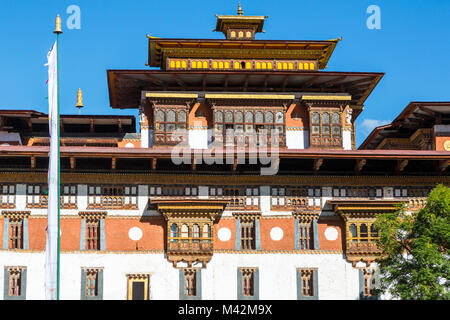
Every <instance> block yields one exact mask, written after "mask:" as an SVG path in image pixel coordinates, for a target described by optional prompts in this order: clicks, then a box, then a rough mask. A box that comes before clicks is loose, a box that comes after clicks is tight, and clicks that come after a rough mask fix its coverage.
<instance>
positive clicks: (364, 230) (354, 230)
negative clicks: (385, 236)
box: [348, 221, 379, 244]
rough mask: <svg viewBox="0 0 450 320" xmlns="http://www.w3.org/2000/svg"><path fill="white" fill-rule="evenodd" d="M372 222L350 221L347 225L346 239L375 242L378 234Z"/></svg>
mask: <svg viewBox="0 0 450 320" xmlns="http://www.w3.org/2000/svg"><path fill="white" fill-rule="evenodd" d="M374 222H375V221H367V222H360V221H358V222H356V221H355V222H351V223H350V224H349V226H348V240H349V241H350V243H355V244H359V243H376V241H377V240H378V238H379V234H378V230H376V228H375V225H374Z"/></svg>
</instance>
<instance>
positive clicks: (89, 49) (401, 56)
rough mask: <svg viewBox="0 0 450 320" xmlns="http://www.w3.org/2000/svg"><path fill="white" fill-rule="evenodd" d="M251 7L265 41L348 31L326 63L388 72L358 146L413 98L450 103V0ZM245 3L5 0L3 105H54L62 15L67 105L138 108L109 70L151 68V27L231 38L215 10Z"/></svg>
mask: <svg viewBox="0 0 450 320" xmlns="http://www.w3.org/2000/svg"><path fill="white" fill-rule="evenodd" d="M241 3H242V7H243V10H244V14H248V15H269V18H268V19H267V20H266V24H265V30H266V33H265V34H259V35H258V36H257V38H259V39H286V40H327V39H335V38H338V37H341V36H342V37H343V40H342V41H341V42H340V43H339V44H338V46H337V48H336V50H335V52H334V54H333V56H332V57H331V59H330V61H329V64H328V68H327V69H326V70H327V71H360V72H385V73H386V75H385V76H384V78H383V79H382V80H381V82H380V84H379V85H378V86H377V87H376V88H375V90H374V92H373V93H372V95H371V96H370V97H369V98H368V99H367V101H366V103H365V109H364V111H363V113H362V114H361V115H360V116H359V118H358V120H357V132H358V133H357V145H359V144H360V143H361V142H362V141H363V140H364V139H365V137H366V136H367V134H368V133H369V132H370V130H371V128H372V127H373V125H377V124H382V123H384V122H390V121H391V120H393V119H394V118H395V117H396V116H397V115H398V113H399V112H400V111H401V110H402V109H403V108H404V107H405V106H406V105H407V104H408V103H409V102H410V101H450V77H449V74H450V72H449V71H450V59H449V52H450V37H449V33H450V1H448V0H427V1H424V0H409V1H403V0H402V1H400V0H395V1H393V0H389V1H388V0H384V1H382V0H371V1H365V0H345V1H338V0H321V1H314V0H278V1H273V0H243V1H242V2H241ZM72 4H74V5H78V6H79V7H80V9H81V29H80V30H69V29H67V26H66V20H67V18H68V17H69V14H68V13H66V10H67V7H68V6H69V5H72ZM369 5H378V6H379V7H380V9H381V30H369V29H368V28H367V26H366V20H367V18H368V17H369V14H367V13H366V10H367V7H368V6H369ZM236 7H237V1H234V0H232V1H231V0H222V1H207V0H190V1H179V0H176V1H175V0H172V1H170V0H166V1H155V0H146V1H143V0H139V1H138V0H128V1H117V0H109V1H106V0H90V1H85V0H71V1H64V0H58V1H49V0H46V1H43V0H34V1H23V0H0V38H1V39H2V50H1V51H0V67H1V69H0V70H1V72H0V108H1V109H34V110H38V111H42V112H47V110H48V105H47V100H46V99H45V97H46V96H47V87H46V85H45V82H46V80H47V68H46V67H44V64H45V63H46V54H47V52H48V50H49V49H50V47H51V45H52V43H53V41H54V40H55V36H54V34H53V33H52V31H53V27H54V18H55V16H56V14H57V13H59V14H60V15H61V17H62V20H63V32H64V33H63V34H62V36H61V43H60V57H61V58H60V59H61V63H60V70H61V113H64V114H68V113H76V112H77V110H76V108H75V102H76V91H77V89H78V88H79V87H80V88H82V90H83V93H84V105H85V108H84V109H83V111H82V112H83V113H84V114H134V115H137V112H135V111H132V110H116V109H111V108H110V106H109V98H108V87H107V80H106V70H107V69H146V68H148V67H146V66H145V63H146V62H147V53H148V51H147V45H148V41H147V38H146V34H150V35H153V36H157V37H177V38H217V39H221V38H223V35H222V34H221V33H217V32H212V31H211V30H212V29H213V28H214V27H215V20H216V18H215V16H214V14H235V12H236Z"/></svg>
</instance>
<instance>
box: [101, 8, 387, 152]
mask: <svg viewBox="0 0 450 320" xmlns="http://www.w3.org/2000/svg"><path fill="white" fill-rule="evenodd" d="M216 18H217V21H216V26H215V29H214V30H213V31H215V32H221V33H222V34H223V35H224V36H225V39H195V38H192V39H182V38H158V37H154V36H150V35H147V37H148V41H149V46H148V63H147V65H148V66H150V67H153V68H154V69H150V70H149V69H147V70H108V84H109V94H110V103H111V106H112V107H113V108H121V109H124V108H139V109H140V110H141V112H140V115H141V119H140V124H141V129H142V128H144V129H145V130H149V131H148V132H149V138H148V139H147V138H144V140H145V141H143V142H142V144H141V145H142V146H144V147H147V146H149V147H150V146H157V145H167V144H175V141H170V138H169V137H168V136H169V134H170V133H171V132H173V131H174V130H175V128H176V129H188V130H194V129H201V130H205V129H214V133H213V135H214V136H217V134H218V135H222V133H223V132H225V130H227V129H234V130H238V131H239V130H241V131H244V132H247V131H251V130H255V131H256V132H258V130H261V129H270V130H271V129H275V130H277V131H278V132H279V135H280V137H281V138H280V146H281V147H287V148H288V149H292V148H293V149H305V148H320V149H328V148H331V149H346V150H348V149H355V132H354V131H355V128H354V122H355V119H356V118H357V117H358V115H359V114H360V112H361V111H362V110H363V104H364V102H365V100H366V99H367V97H368V96H369V95H370V93H371V92H372V90H373V89H374V87H375V86H376V85H377V83H378V82H379V81H380V79H381V78H382V77H383V73H371V72H364V73H363V72H329V71H324V69H325V68H326V67H327V64H328V61H329V59H330V57H331V55H332V53H333V51H334V49H335V48H336V46H337V44H338V43H339V41H341V39H342V38H339V39H332V40H260V39H257V36H258V34H259V33H261V32H265V31H264V29H263V27H264V23H265V21H266V19H267V18H268V17H267V16H263V15H259V16H256V15H255V16H250V15H244V12H243V10H242V7H241V6H240V4H239V6H238V11H237V14H236V15H216ZM155 68H159V69H155ZM176 106H178V107H176ZM180 106H184V107H183V108H184V110H181V109H180V108H181V107H180ZM169 107H170V108H169ZM177 108H178V109H177ZM166 109H167V110H166ZM169 109H170V110H169ZM181 111H182V112H181ZM174 113H175V114H177V115H180V114H181V116H179V119H178V118H176V119H175V118H174V116H173V114H174ZM167 117H169V118H167ZM246 117H247V118H246ZM168 119H170V121H169V120H168ZM191 133H192V132H190V133H189V134H191ZM144 135H147V131H145V132H144ZM192 135H193V136H192V137H190V138H189V139H190V141H191V142H192V141H194V140H195V139H196V138H195V137H197V136H198V135H197V133H196V134H195V135H194V134H192ZM147 140H149V142H148V143H147V142H146V141H147ZM203 140H205V141H204V142H202V143H200V144H191V146H196V147H199V146H202V148H206V145H207V144H209V142H207V138H206V137H205V138H204V139H203Z"/></svg>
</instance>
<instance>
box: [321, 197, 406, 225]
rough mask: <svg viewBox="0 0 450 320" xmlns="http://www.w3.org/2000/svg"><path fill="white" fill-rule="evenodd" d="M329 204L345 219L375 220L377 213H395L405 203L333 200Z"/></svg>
mask: <svg viewBox="0 0 450 320" xmlns="http://www.w3.org/2000/svg"><path fill="white" fill-rule="evenodd" d="M329 203H330V204H331V205H332V206H333V207H334V211H335V212H336V213H338V214H339V215H341V216H342V218H344V220H345V221H347V220H349V219H367V218H375V215H376V214H377V213H385V212H394V211H396V210H398V205H400V204H401V203H404V201H400V200H331V201H329Z"/></svg>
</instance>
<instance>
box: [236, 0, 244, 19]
mask: <svg viewBox="0 0 450 320" xmlns="http://www.w3.org/2000/svg"><path fill="white" fill-rule="evenodd" d="M237 14H238V15H240V16H242V15H243V14H244V12H243V11H242V7H241V3H240V2H238V12H237Z"/></svg>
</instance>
